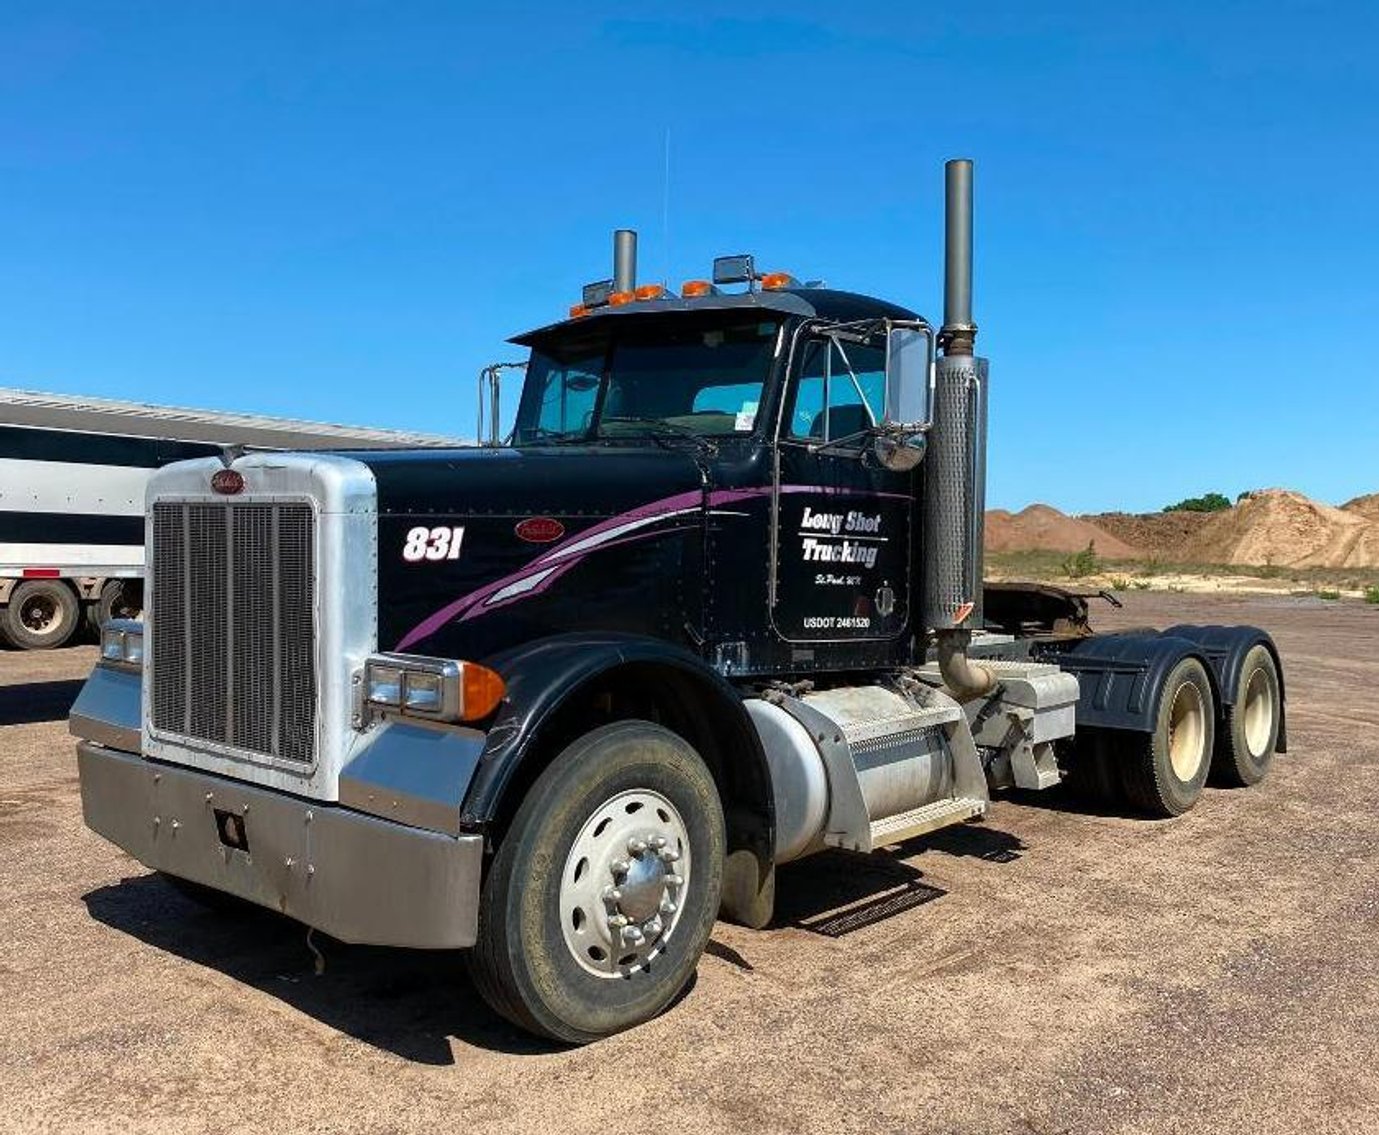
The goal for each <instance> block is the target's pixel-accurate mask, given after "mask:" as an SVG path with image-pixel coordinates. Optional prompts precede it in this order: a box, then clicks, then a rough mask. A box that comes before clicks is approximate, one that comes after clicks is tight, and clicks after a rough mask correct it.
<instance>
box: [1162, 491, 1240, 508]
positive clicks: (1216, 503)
mask: <svg viewBox="0 0 1379 1135" xmlns="http://www.w3.org/2000/svg"><path fill="white" fill-rule="evenodd" d="M1230 507H1231V502H1230V500H1229V498H1227V497H1225V496H1222V495H1221V494H1220V493H1203V494H1202V495H1201V496H1200V497H1188V498H1187V500H1180V501H1179V502H1178V503H1177V504H1166V505H1164V511H1165V512H1221V511H1222V510H1223V509H1227V508H1230Z"/></svg>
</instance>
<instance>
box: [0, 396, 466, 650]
mask: <svg viewBox="0 0 1379 1135" xmlns="http://www.w3.org/2000/svg"><path fill="white" fill-rule="evenodd" d="M461 444H464V443H463V442H461V441H460V440H459V439H457V438H449V437H441V436H437V435H433V434H419V433H407V432H403V431H398V430H380V429H369V428H366V427H362V426H340V425H331V424H327V423H324V422H304V421H296V420H293V419H290V418H269V417H263V416H260V415H253V414H229V413H218V412H215V411H211V410H186V409H179V408H176V407H171V406H150V405H145V404H141V403H137V402H117V401H110V400H106V399H94V398H73V397H68V396H65V395H59V394H41V393H35V392H33V391H27V390H7V389H3V388H0V642H2V643H4V644H6V645H10V646H15V647H20V648H23V649H30V650H32V649H41V648H45V647H55V646H62V645H63V644H65V643H67V642H69V641H70V640H71V638H72V636H73V634H75V633H76V632H77V630H78V629H79V627H80V625H81V623H82V621H83V616H85V619H86V621H87V622H89V623H91V624H93V625H99V623H100V622H103V621H104V620H106V619H108V618H110V617H111V616H112V615H134V614H137V612H138V610H139V608H140V607H141V606H142V602H143V599H142V577H143V574H144V488H145V486H146V484H147V482H148V479H149V476H150V475H151V474H152V473H153V472H154V471H155V470H157V469H160V468H162V467H163V466H164V465H167V464H169V463H170V462H173V461H181V460H185V459H187V458H191V457H206V456H213V455H215V454H217V453H220V452H222V451H223V450H224V449H226V448H242V449H291V450H303V449H361V448H367V449H397V448H416V447H418V446H427V447H431V446H454V445H461Z"/></svg>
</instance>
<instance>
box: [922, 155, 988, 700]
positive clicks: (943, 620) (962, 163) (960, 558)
mask: <svg viewBox="0 0 1379 1135" xmlns="http://www.w3.org/2000/svg"><path fill="white" fill-rule="evenodd" d="M944 188H945V204H944V220H945V239H944V273H943V283H944V291H943V329H942V330H941V331H940V332H939V345H940V346H941V347H942V349H943V355H942V357H941V358H939V360H938V361H937V363H936V365H935V372H934V405H933V425H932V428H931V430H930V434H929V456H928V460H927V461H926V462H925V475H924V486H925V547H926V554H925V565H924V625H925V627H926V628H928V629H929V630H932V631H933V632H934V638H935V642H936V646H937V654H938V664H939V672H940V673H941V674H942V675H943V681H944V684H945V685H946V686H947V687H948V690H949V691H950V692H951V693H952V694H953V696H954V697H956V698H957V699H958V700H959V701H967V700H970V699H972V698H976V697H981V696H983V695H984V694H987V693H989V692H990V691H991V690H992V689H993V688H995V685H996V678H995V675H994V674H993V673H992V672H991V670H990V669H989V668H987V667H985V666H980V665H977V664H976V663H973V662H972V661H971V660H970V659H969V658H968V657H967V648H968V646H969V645H970V644H971V641H972V629H973V628H974V627H976V628H980V627H981V625H982V579H983V574H984V573H983V559H982V543H983V540H984V537H985V515H986V395H987V363H986V360H985V359H979V358H976V357H975V356H974V355H973V349H974V347H975V344H976V338H977V325H976V324H975V323H974V322H973V321H972V163H971V162H970V161H968V160H967V159H965V158H964V159H957V160H955V161H950V162H948V163H947V165H946V166H945V167H944Z"/></svg>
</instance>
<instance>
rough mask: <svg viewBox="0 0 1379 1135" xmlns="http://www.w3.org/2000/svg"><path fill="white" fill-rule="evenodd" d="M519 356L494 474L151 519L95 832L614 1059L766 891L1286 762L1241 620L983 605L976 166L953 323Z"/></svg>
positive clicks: (205, 470) (96, 715)
mask: <svg viewBox="0 0 1379 1135" xmlns="http://www.w3.org/2000/svg"><path fill="white" fill-rule="evenodd" d="M633 241H634V238H633V236H632V234H629V233H620V234H618V236H617V237H616V238H615V253H616V254H615V274H614V277H613V279H612V280H611V281H605V282H603V283H601V284H597V285H592V286H590V287H589V288H587V289H586V290H585V297H584V302H583V303H581V304H578V305H576V306H575V307H574V308H573V309H572V310H571V313H570V317H569V318H568V319H564V320H561V321H560V322H557V323H553V324H551V325H550V326H546V327H542V328H539V329H537V330H535V331H532V332H530V333H528V334H525V335H522V336H520V337H518V338H517V339H516V340H514V342H516V343H518V344H520V345H521V346H523V347H526V348H527V349H528V350H529V358H528V361H527V365H526V376H525V381H524V385H523V389H522V394H521V400H520V404H519V406H518V409H517V412H516V424H515V427H514V431H513V434H512V436H511V438H510V439H509V440H508V442H507V443H506V444H502V445H498V446H491V447H475V448H469V449H453V450H432V451H429V452H372V453H350V454H334V455H332V454H320V453H312V454H284V453H263V454H257V453H256V454H239V455H236V454H234V453H226V454H225V455H223V457H221V458H210V459H204V460H196V461H188V462H183V463H178V464H175V465H170V466H168V467H166V468H164V469H161V470H159V471H158V472H157V473H155V474H154V476H153V478H152V480H151V482H150V484H149V489H148V496H147V517H146V524H147V538H146V544H147V547H148V549H149V558H148V575H147V583H148V595H147V600H148V602H147V609H146V620H145V621H144V622H142V623H133V622H124V621H116V622H112V623H110V624H109V625H108V626H107V627H106V630H105V634H104V639H103V643H102V657H101V661H100V664H99V665H98V666H97V668H96V670H95V672H94V673H93V674H92V676H91V678H90V680H89V681H88V683H87V684H86V686H85V687H84V689H83V692H82V694H81V696H80V697H79V699H78V701H77V703H76V705H75V706H74V708H73V712H72V718H71V726H72V730H73V732H74V733H75V734H76V735H77V736H78V738H79V739H80V740H79V743H78V762H79V766H80V774H81V790H82V799H83V806H84V811H85V817H86V822H87V823H88V825H89V826H90V827H91V828H93V829H94V830H95V831H97V832H99V833H100V834H101V835H103V836H105V837H106V838H108V839H110V840H112V841H113V842H115V843H116V844H118V845H119V846H121V847H122V848H124V849H126V850H127V851H129V852H130V853H131V854H132V855H134V856H135V857H137V858H138V859H139V860H140V861H142V862H143V863H145V864H147V865H148V866H150V867H152V868H155V869H157V870H159V871H161V872H164V873H165V874H166V875H167V876H168V877H169V879H170V880H171V881H173V882H174V883H175V884H176V885H178V886H179V887H182V888H184V889H187V890H190V891H191V892H192V893H194V894H198V895H201V896H203V897H205V898H207V899H223V898H224V897H225V896H226V895H229V896H238V897H239V898H241V899H247V900H250V901H252V902H255V903H259V904H261V905H264V906H268V907H272V908H274V909H277V910H280V911H283V912H285V913H286V914H288V915H290V916H292V917H294V918H296V919H299V920H300V921H301V922H303V923H305V924H307V925H308V926H309V927H313V928H317V929H320V930H322V931H324V932H327V933H329V934H330V935H333V936H335V937H336V938H338V939H342V940H345V941H350V942H368V943H380V944H389V945H397V946H408V947H419V948H455V947H463V948H468V950H469V953H468V958H469V962H470V968H471V970H472V972H473V975H474V979H475V981H476V983H477V985H478V987H479V989H480V990H481V991H482V992H483V994H484V996H485V997H486V998H487V1000H488V1001H489V1002H490V1003H491V1004H492V1005H493V1007H494V1008H495V1009H496V1010H497V1011H498V1012H499V1013H501V1014H503V1015H505V1016H506V1017H508V1018H510V1019H511V1020H512V1021H514V1022H516V1023H518V1024H519V1025H521V1026H523V1027H525V1028H527V1029H530V1030H533V1031H535V1032H537V1033H541V1034H545V1035H548V1036H552V1037H556V1038H560V1039H563V1040H566V1041H572V1042H583V1041H589V1040H593V1039H596V1038H598V1037H601V1036H604V1035H607V1034H609V1033H612V1032H614V1031H616V1030H619V1029H623V1028H626V1027H628V1026H631V1025H634V1024H636V1023H638V1022H640V1021H643V1020H646V1019H647V1018H648V1017H650V1016H652V1015H654V1014H656V1013H657V1012H659V1011H660V1010H661V1009H663V1008H664V1007H665V1006H666V1005H667V1004H668V1003H669V1002H670V1001H671V1000H672V999H673V998H674V997H675V996H676V995H677V994H678V993H679V992H680V990H681V989H682V988H683V987H684V986H685V984H686V982H687V980H688V979H689V977H690V975H691V974H692V972H693V970H694V968H695V965H696V963H697V961H698V959H699V956H700V954H701V952H702V951H703V949H704V947H705V944H706V942H707V940H708V937H709V933H710V930H711V928H712V926H713V923H714V920H715V918H717V917H719V916H720V915H722V916H724V917H727V918H730V919H734V920H736V921H739V922H741V923H745V924H747V925H750V926H763V925H765V924H767V923H768V922H769V920H770V919H771V917H772V907H773V901H774V891H775V870H776V867H777V865H778V864H781V863H783V862H786V861H788V860H792V859H798V858H800V857H802V856H806V855H809V854H811V853H813V852H816V851H819V850H822V849H824V848H846V849H851V850H853V851H857V852H870V851H872V850H873V849H877V848H881V847H885V846H890V845H894V844H897V843H899V842H901V841H904V840H907V839H910V838H913V837H915V836H919V835H923V834H924V833H926V832H932V831H934V830H936V829H938V828H942V827H944V826H946V825H950V824H956V823H961V822H963V821H965V820H969V819H972V818H975V817H979V816H981V815H982V814H983V812H984V810H985V809H986V807H987V803H988V800H989V798H990V793H991V792H992V791H993V790H999V789H1003V788H1009V787H1020V788H1025V789H1042V788H1048V787H1050V786H1053V785H1056V784H1058V783H1060V781H1062V780H1063V779H1064V778H1065V777H1071V778H1075V779H1076V780H1078V781H1080V782H1081V783H1082V784H1084V785H1085V786H1087V787H1088V788H1089V789H1091V790H1093V791H1099V792H1101V793H1103V794H1106V795H1112V796H1114V797H1116V798H1117V799H1119V800H1121V801H1122V802H1123V803H1124V804H1125V805H1127V806H1131V807H1133V808H1136V809H1138V810H1142V811H1144V812H1147V813H1151V814H1155V815H1161V816H1166V815H1173V814H1177V813H1180V812H1182V811H1184V810H1186V809H1188V808H1190V807H1192V805H1193V804H1194V802H1195V801H1196V800H1197V798H1198V796H1199V794H1200V792H1201V790H1202V787H1203V784H1204V782H1205V781H1206V780H1207V778H1208V776H1209V775H1214V776H1215V777H1216V778H1217V779H1218V780H1219V781H1221V782H1224V783H1228V784H1236V785H1245V784H1250V783H1253V782H1255V781H1257V780H1259V779H1260V778H1261V777H1262V776H1263V775H1264V773H1265V772H1266V770H1267V769H1268V767H1269V764H1270V761H1271V759H1272V757H1273V755H1274V753H1275V751H1279V750H1282V749H1283V748H1284V743H1285V742H1284V690H1283V681H1282V667H1281V663H1280V660H1279V657H1278V653H1277V651H1276V649H1275V647H1274V644H1273V642H1272V641H1271V640H1270V638H1269V636H1268V635H1267V634H1265V633H1264V632H1263V631H1261V630H1258V629H1255V628H1249V627H1199V626H1180V627H1174V628H1171V629H1169V630H1167V631H1154V630H1140V631H1135V632H1127V633H1119V634H1109V635H1097V634H1093V633H1092V632H1091V630H1090V628H1089V626H1088V619H1087V607H1086V602H1085V599H1084V598H1082V597H1079V596H1077V595H1073V594H1068V593H1066V592H1061V591H1058V590H1057V589H1053V588H1049V587H1039V586H1027V587H1026V586H1009V585H1006V586H999V587H997V586H989V587H983V584H982V574H981V567H982V555H981V548H982V516H983V504H984V487H983V479H984V465H985V428H986V398H987V363H986V361H985V360H984V359H981V358H978V357H976V356H975V354H974V343H975V339H976V333H977V328H976V326H975V324H974V323H973V321H972V313H971V247H972V243H971V241H972V238H971V163H969V162H966V161H956V162H950V163H949V164H948V167H947V263H946V280H945V285H946V287H945V319H944V323H943V326H942V327H941V328H939V329H938V330H937V331H935V330H934V329H933V328H932V327H931V325H930V324H929V323H927V322H926V321H925V320H924V319H922V318H921V317H920V316H919V315H917V314H916V313H914V312H913V311H910V310H908V309H906V308H904V307H901V306H898V305H896V304H893V303H888V302H885V301H882V300H879V299H874V298H871V297H868V296H864V295H857V294H852V293H847V292H841V291H835V290H829V289H826V288H822V287H807V286H802V285H800V284H799V283H798V282H796V281H795V280H794V279H793V278H792V277H790V276H788V275H786V274H783V273H769V274H764V275H763V274H761V273H759V272H758V271H757V270H756V267H755V264H754V262H753V260H752V258H750V257H746V256H739V257H726V258H722V259H720V260H719V261H717V262H715V271H714V278H713V279H712V280H695V281H691V282H689V283H688V284H686V285H685V287H684V288H683V289H682V290H681V292H680V293H679V294H678V295H676V294H671V293H668V292H667V291H666V290H665V289H663V288H662V287H660V286H656V285H649V286H641V287H639V286H637V283H636V279H635V245H634V243H633Z"/></svg>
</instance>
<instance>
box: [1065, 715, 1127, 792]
mask: <svg viewBox="0 0 1379 1135" xmlns="http://www.w3.org/2000/svg"><path fill="white" fill-rule="evenodd" d="M1116 737H1117V735H1116V734H1115V733H1112V732H1110V731H1109V730H1106V729H1091V728H1087V729H1079V730H1078V732H1077V737H1076V738H1075V739H1074V740H1072V741H1071V742H1068V743H1065V744H1064V745H1063V746H1062V751H1061V752H1060V754H1059V764H1060V765H1062V766H1063V768H1064V769H1065V770H1066V776H1065V777H1064V780H1063V783H1064V784H1066V785H1067V786H1068V790H1069V791H1070V792H1072V794H1073V795H1074V796H1076V797H1077V798H1078V799H1079V800H1081V801H1083V802H1084V803H1086V804H1089V805H1092V806H1093V807H1108V806H1114V805H1117V804H1120V803H1122V801H1123V798H1124V793H1123V792H1122V791H1121V786H1120V766H1119V763H1118V761H1117V754H1116V752H1115V751H1114V745H1115V741H1116Z"/></svg>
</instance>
